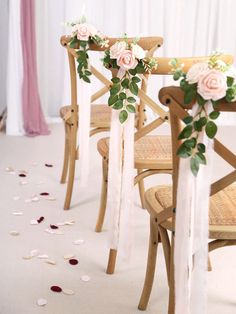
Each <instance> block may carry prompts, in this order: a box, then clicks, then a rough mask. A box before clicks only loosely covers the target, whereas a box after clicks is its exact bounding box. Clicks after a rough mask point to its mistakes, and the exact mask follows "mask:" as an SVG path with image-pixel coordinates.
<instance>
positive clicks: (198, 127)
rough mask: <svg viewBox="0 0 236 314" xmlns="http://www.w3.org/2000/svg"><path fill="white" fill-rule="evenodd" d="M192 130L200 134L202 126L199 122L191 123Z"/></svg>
mask: <svg viewBox="0 0 236 314" xmlns="http://www.w3.org/2000/svg"><path fill="white" fill-rule="evenodd" d="M193 127H194V130H195V131H197V132H201V130H202V128H203V125H202V124H201V123H200V122H199V120H197V121H194V122H193Z"/></svg>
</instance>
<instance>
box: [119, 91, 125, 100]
mask: <svg viewBox="0 0 236 314" xmlns="http://www.w3.org/2000/svg"><path fill="white" fill-rule="evenodd" d="M119 98H120V99H121V100H123V99H126V93H124V92H121V93H120V94H119Z"/></svg>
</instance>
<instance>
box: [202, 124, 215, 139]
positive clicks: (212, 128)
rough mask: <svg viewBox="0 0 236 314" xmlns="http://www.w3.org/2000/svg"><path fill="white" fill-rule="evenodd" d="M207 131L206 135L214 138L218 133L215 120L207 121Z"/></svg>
mask: <svg viewBox="0 0 236 314" xmlns="http://www.w3.org/2000/svg"><path fill="white" fill-rule="evenodd" d="M205 131H206V135H207V136H208V137H209V138H211V139H212V138H214V137H215V135H216V133H217V125H216V124H215V123H214V122H213V121H209V122H207V125H206V128H205Z"/></svg>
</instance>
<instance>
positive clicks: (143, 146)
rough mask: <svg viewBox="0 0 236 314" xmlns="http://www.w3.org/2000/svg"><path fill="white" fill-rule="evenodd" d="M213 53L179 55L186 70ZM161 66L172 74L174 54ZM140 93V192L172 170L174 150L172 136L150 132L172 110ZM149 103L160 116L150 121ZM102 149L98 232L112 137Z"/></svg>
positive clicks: (111, 268) (103, 141) (110, 268)
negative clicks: (147, 116) (148, 182)
mask: <svg viewBox="0 0 236 314" xmlns="http://www.w3.org/2000/svg"><path fill="white" fill-rule="evenodd" d="M208 58H209V57H194V58H177V59H178V61H179V63H180V64H184V67H183V71H185V72H186V71H188V69H189V68H190V67H191V66H192V65H193V63H195V62H200V61H205V60H208ZM156 59H157V62H158V67H157V69H156V70H154V71H153V72H152V75H170V74H171V70H172V66H171V65H170V61H171V59H173V58H156ZM138 96H139V98H140V104H141V106H140V108H139V111H138V113H139V114H140V115H141V119H140V121H142V124H140V125H139V126H138V128H137V132H136V133H135V147H134V148H135V156H134V161H135V168H136V169H137V172H138V174H137V176H136V177H135V180H134V184H137V183H139V190H140V195H141V196H142V195H143V193H144V184H143V179H144V178H146V177H148V176H150V175H154V174H161V173H166V174H172V151H171V137H170V136H160V135H148V134H149V133H150V132H151V131H153V130H154V129H156V128H158V127H159V126H160V125H162V124H163V123H164V122H169V114H168V112H166V111H164V110H163V109H162V108H161V106H160V105H159V104H158V103H156V102H155V101H154V100H153V99H151V98H150V97H149V96H148V95H147V93H146V88H145V90H144V89H139V93H138ZM145 105H147V106H148V107H149V108H150V109H152V110H153V111H154V113H156V114H157V115H158V117H157V118H156V119H155V120H154V121H152V122H151V123H149V124H147V125H145V126H144V125H143V124H144V119H143V118H142V114H143V112H144V111H145ZM97 148H98V151H99V153H100V155H101V156H102V158H103V161H102V163H103V180H102V193H101V201H100V209H99V213H98V218H97V223H96V227H95V231H96V232H101V230H102V226H103V222H104V218H105V213H106V199H107V184H108V180H107V174H108V156H109V138H102V139H100V140H99V141H98V145H97ZM141 200H142V206H143V208H145V205H144V198H141ZM116 256H117V250H114V249H110V252H109V258H108V265H107V270H106V272H107V273H108V274H113V273H114V270H115V264H116Z"/></svg>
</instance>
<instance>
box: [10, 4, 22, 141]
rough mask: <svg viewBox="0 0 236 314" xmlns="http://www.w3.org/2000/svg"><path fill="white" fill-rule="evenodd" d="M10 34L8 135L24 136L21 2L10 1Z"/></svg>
mask: <svg viewBox="0 0 236 314" xmlns="http://www.w3.org/2000/svg"><path fill="white" fill-rule="evenodd" d="M8 29H9V34H11V40H8V58H7V89H6V101H7V134H9V135H23V134H24V129H23V117H22V93H21V92H22V90H21V89H22V81H23V62H22V47H21V33H20V0H9V27H8Z"/></svg>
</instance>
